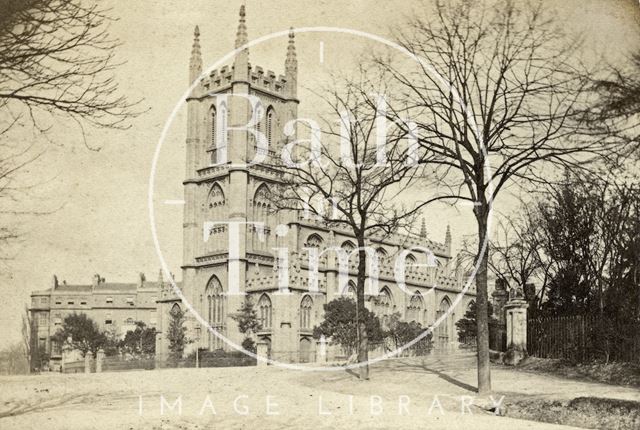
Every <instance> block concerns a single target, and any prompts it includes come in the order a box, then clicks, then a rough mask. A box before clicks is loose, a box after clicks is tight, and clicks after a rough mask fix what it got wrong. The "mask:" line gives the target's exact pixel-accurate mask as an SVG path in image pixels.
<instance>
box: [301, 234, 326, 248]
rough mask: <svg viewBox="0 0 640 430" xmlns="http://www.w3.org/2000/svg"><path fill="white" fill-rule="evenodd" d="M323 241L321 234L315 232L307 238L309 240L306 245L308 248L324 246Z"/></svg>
mask: <svg viewBox="0 0 640 430" xmlns="http://www.w3.org/2000/svg"><path fill="white" fill-rule="evenodd" d="M322 242H323V241H322V238H321V237H320V236H319V235H317V234H315V233H313V234H312V235H310V236H309V237H308V238H307V242H306V243H305V244H304V246H305V247H307V248H320V247H322Z"/></svg>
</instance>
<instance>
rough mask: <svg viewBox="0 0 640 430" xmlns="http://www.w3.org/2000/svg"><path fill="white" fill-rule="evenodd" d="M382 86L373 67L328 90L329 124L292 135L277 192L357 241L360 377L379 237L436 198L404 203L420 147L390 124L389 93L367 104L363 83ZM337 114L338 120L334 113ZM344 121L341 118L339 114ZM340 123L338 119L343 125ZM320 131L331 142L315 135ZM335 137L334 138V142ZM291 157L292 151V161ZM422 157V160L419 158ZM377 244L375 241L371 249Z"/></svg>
mask: <svg viewBox="0 0 640 430" xmlns="http://www.w3.org/2000/svg"><path fill="white" fill-rule="evenodd" d="M365 87H367V88H368V90H367V91H371V92H378V93H380V91H373V89H379V88H380V82H372V81H369V80H368V79H367V77H366V76H365V74H361V75H360V77H359V80H356V81H351V80H345V82H344V85H342V84H336V85H335V86H334V87H333V88H332V89H328V90H325V91H324V92H323V94H322V95H321V98H322V100H323V103H324V104H326V106H327V109H328V111H329V115H328V116H327V117H325V118H324V121H323V123H324V128H323V130H320V127H319V126H318V125H317V124H316V126H315V127H314V126H311V127H310V135H311V139H309V140H306V141H305V140H303V139H300V140H299V141H296V142H289V143H288V144H287V145H286V146H285V149H284V151H283V161H285V163H284V164H285V165H284V166H278V167H279V168H282V169H284V172H285V178H286V179H285V180H284V181H283V183H282V184H281V186H280V187H279V188H278V189H279V191H278V192H277V194H276V195H274V197H275V198H274V201H275V202H276V205H277V206H278V207H279V208H281V209H282V208H284V209H289V210H294V211H296V212H297V213H298V214H302V213H303V212H305V213H306V214H307V215H308V216H309V217H313V218H315V219H316V220H320V221H321V222H323V223H325V224H326V225H329V226H331V227H332V228H344V229H346V230H347V231H349V232H350V233H351V234H353V236H354V237H355V240H356V242H357V247H358V249H357V257H358V260H357V261H358V266H357V282H356V315H357V332H358V345H357V353H358V354H357V355H358V357H357V358H358V362H359V363H361V366H360V368H359V369H360V373H359V376H360V378H361V379H368V377H369V367H368V364H367V361H368V338H367V331H366V321H365V312H364V309H365V280H366V278H367V276H368V273H367V264H368V261H369V260H372V259H373V258H377V256H372V255H369V256H368V255H367V249H366V247H367V246H369V244H370V243H371V241H375V240H383V239H384V237H386V236H388V235H390V234H393V233H401V232H403V231H405V230H407V229H409V228H410V226H411V224H412V222H413V221H414V218H415V215H417V214H418V212H419V210H420V209H421V208H422V207H423V206H424V205H425V204H427V203H428V201H417V202H412V203H410V204H403V202H402V200H401V198H400V195H401V193H402V192H403V191H404V190H406V189H407V187H409V186H411V184H412V183H414V182H415V178H416V173H417V172H418V169H417V168H416V163H415V160H417V156H418V154H417V152H416V145H415V142H414V143H411V142H412V141H411V139H410V133H409V132H406V131H403V130H401V129H399V128H397V127H393V126H389V127H388V128H387V129H386V130H381V129H380V128H379V127H378V126H379V125H380V124H379V120H380V118H382V119H384V120H385V121H386V119H385V115H384V113H383V110H384V108H383V107H382V104H381V100H378V104H377V105H376V106H373V107H372V106H370V105H368V104H367V100H366V98H364V97H362V96H361V94H360V90H361V89H362V88H365ZM329 118H330V119H329ZM336 120H337V121H336ZM336 123H337V126H336ZM314 136H315V137H317V138H319V137H320V136H322V139H324V140H325V141H323V142H320V140H319V139H318V140H316V141H314V140H313V139H314ZM327 140H329V141H327ZM285 158H289V159H288V160H286V159H285ZM412 160H414V161H412ZM369 249H371V248H369Z"/></svg>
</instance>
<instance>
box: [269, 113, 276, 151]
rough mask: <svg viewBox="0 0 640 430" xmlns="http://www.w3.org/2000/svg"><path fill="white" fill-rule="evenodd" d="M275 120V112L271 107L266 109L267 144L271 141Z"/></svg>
mask: <svg viewBox="0 0 640 430" xmlns="http://www.w3.org/2000/svg"><path fill="white" fill-rule="evenodd" d="M274 120H275V113H274V110H273V108H272V107H270V108H269V109H268V110H267V142H268V143H269V146H271V144H272V143H273V121H274Z"/></svg>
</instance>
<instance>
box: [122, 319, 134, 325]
mask: <svg viewBox="0 0 640 430" xmlns="http://www.w3.org/2000/svg"><path fill="white" fill-rule="evenodd" d="M124 323H125V324H126V325H133V324H134V321H133V318H131V317H129V318H127V319H126V320H124Z"/></svg>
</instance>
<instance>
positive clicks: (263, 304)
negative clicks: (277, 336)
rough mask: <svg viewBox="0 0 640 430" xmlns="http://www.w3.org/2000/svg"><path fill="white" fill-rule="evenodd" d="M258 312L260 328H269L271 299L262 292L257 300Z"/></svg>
mask: <svg viewBox="0 0 640 430" xmlns="http://www.w3.org/2000/svg"><path fill="white" fill-rule="evenodd" d="M258 313H259V318H260V325H261V326H262V328H263V329H270V328H271V318H272V314H273V308H272V306H271V299H270V298H269V296H268V295H267V294H263V295H262V296H260V300H258Z"/></svg>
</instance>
